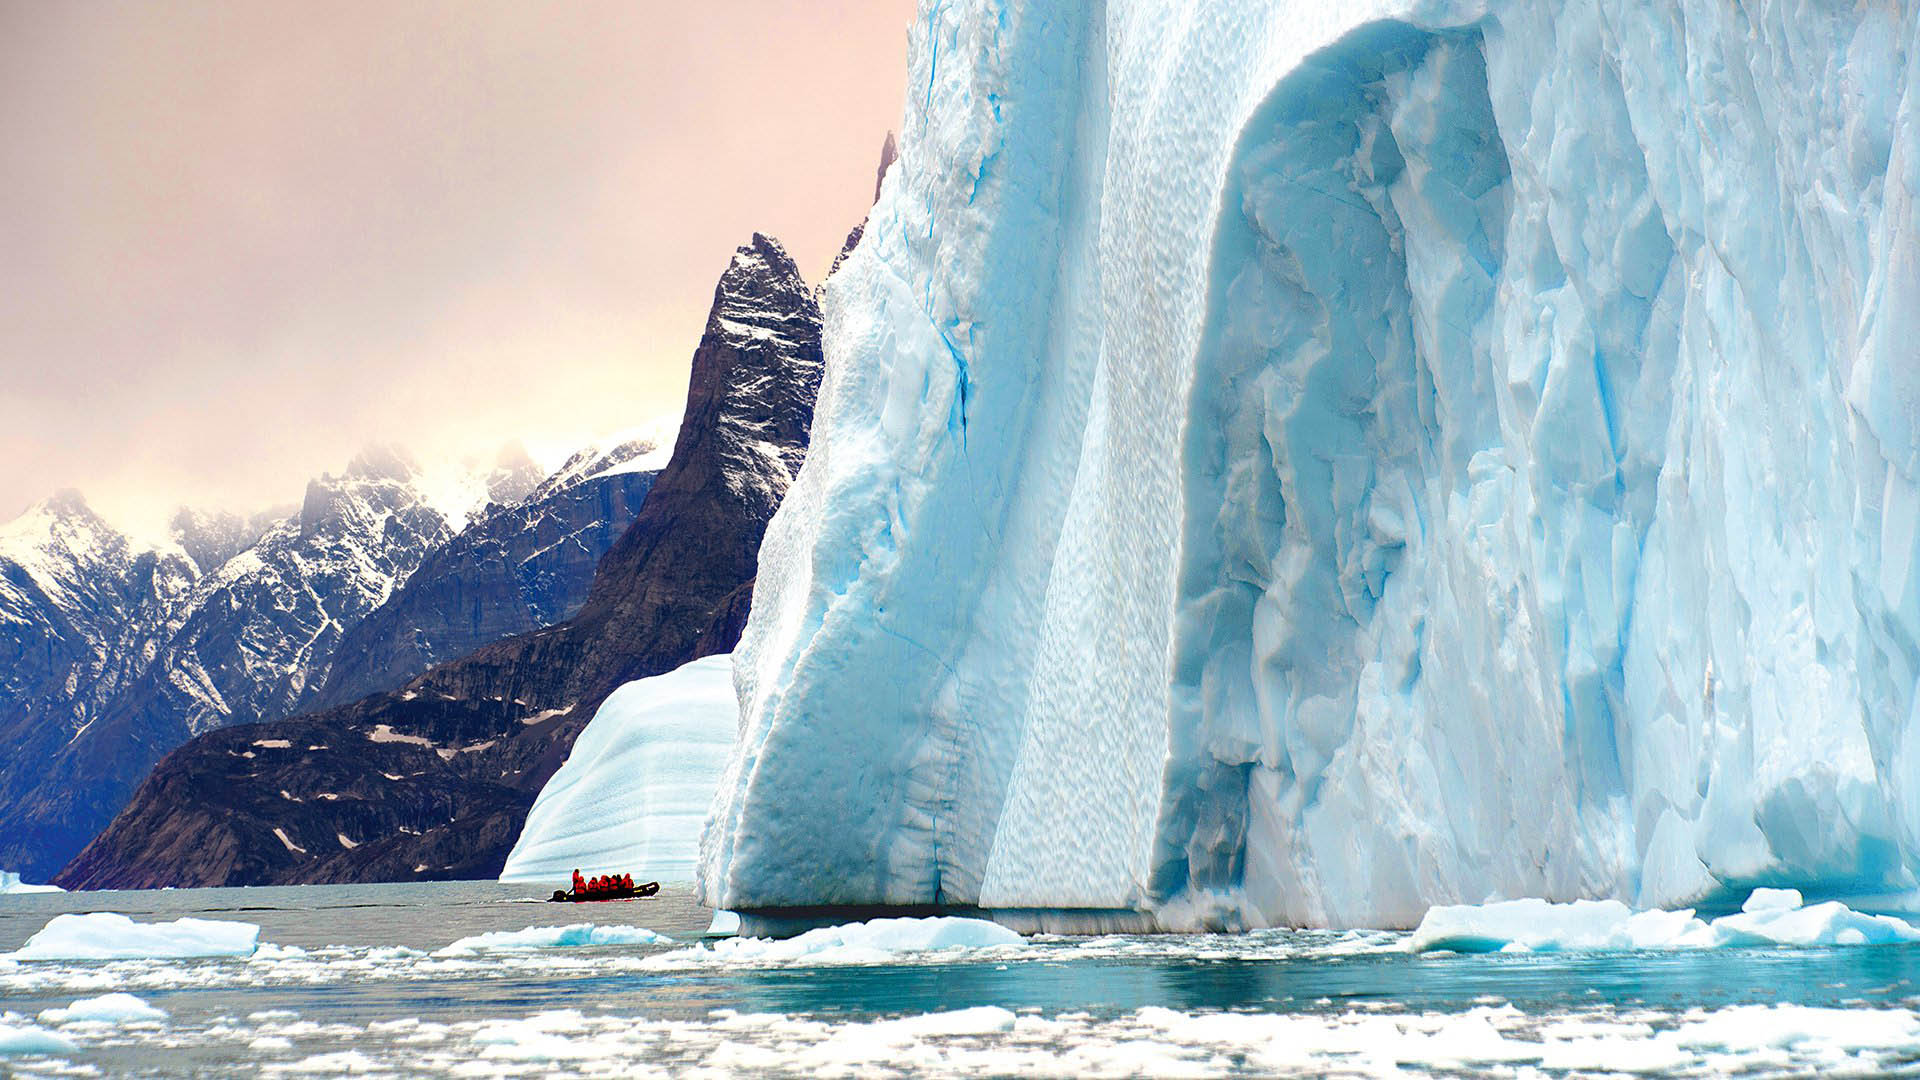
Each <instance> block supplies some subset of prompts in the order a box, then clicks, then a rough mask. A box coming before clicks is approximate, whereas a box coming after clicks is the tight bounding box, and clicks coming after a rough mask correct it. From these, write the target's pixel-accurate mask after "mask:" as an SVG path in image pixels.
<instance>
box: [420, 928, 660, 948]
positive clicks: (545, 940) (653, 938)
mask: <svg viewBox="0 0 1920 1080" xmlns="http://www.w3.org/2000/svg"><path fill="white" fill-rule="evenodd" d="M671 944H673V939H672V938H670V937H668V936H666V935H665V934H662V933H658V932H656V931H653V930H648V929H647V928H645V927H643V926H595V925H594V924H593V923H574V924H572V925H570V926H530V927H528V928H526V929H525V930H495V931H492V932H490V933H485V934H475V935H474V936H472V937H463V938H461V939H460V940H459V941H456V942H454V943H453V944H451V945H449V946H447V947H446V948H444V949H441V950H440V951H439V952H437V953H435V954H434V955H435V956H459V955H464V954H467V953H476V952H487V951H490V950H495V949H577V948H581V947H583V946H588V945H671Z"/></svg>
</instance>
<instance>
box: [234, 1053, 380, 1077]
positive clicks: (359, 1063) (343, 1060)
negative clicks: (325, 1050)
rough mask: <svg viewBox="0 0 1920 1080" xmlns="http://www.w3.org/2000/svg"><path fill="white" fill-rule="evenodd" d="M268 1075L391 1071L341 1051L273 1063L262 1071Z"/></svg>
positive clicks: (373, 1060) (368, 1060) (360, 1055)
mask: <svg viewBox="0 0 1920 1080" xmlns="http://www.w3.org/2000/svg"><path fill="white" fill-rule="evenodd" d="M262 1071H263V1072H269V1073H346V1074H349V1075H358V1074H360V1073H374V1072H379V1073H390V1072H392V1071H393V1070H391V1069H390V1068H387V1067H386V1066H384V1065H382V1064H381V1063H380V1062H379V1061H378V1060H377V1059H375V1058H371V1057H368V1056H367V1055H365V1054H363V1053H361V1052H359V1051H358V1050H343V1051H341V1052H339V1053H336V1054H315V1055H313V1056H312V1057H306V1058H301V1059H300V1060H299V1061H290V1062H274V1063H273V1064H270V1065H267V1066H265V1067H264V1068H263V1069H262Z"/></svg>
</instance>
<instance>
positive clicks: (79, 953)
mask: <svg viewBox="0 0 1920 1080" xmlns="http://www.w3.org/2000/svg"><path fill="white" fill-rule="evenodd" d="M259 944H260V928H259V927H258V926H255V925H254V924H252V923H243V922H217V921H215V920H212V919H176V920H174V921H173V922H166V923H137V922H134V921H133V920H132V919H129V918H127V917H126V916H125V915H120V914H116V913H114V912H110V911H95V912H89V913H87V914H85V915H56V916H54V917H53V920H52V921H51V922H49V923H47V925H46V926H45V927H43V928H42V929H41V930H40V932H39V933H37V934H35V935H33V936H32V937H30V938H28V939H27V943H26V944H25V945H22V946H20V948H19V949H18V950H16V951H14V952H11V953H5V954H0V955H5V956H6V957H8V958H9V959H12V960H146V959H159V960H180V959H188V958H192V957H201V956H252V955H253V951H254V950H255V949H256V948H258V947H259Z"/></svg>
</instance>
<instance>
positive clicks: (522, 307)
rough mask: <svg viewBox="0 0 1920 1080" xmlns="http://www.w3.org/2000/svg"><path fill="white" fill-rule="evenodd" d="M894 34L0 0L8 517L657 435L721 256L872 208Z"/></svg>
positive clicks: (203, 499)
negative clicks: (392, 450)
mask: <svg viewBox="0 0 1920 1080" xmlns="http://www.w3.org/2000/svg"><path fill="white" fill-rule="evenodd" d="M912 11H913V3H912V0H845V2H836V0H808V2H806V3H793V2H791V0H698V2H694V3H688V2H686V0H673V2H653V0H626V2H612V0H594V2H575V0H569V2H562V3H540V2H536V0H499V2H492V3H483V2H476V0H445V2H438V0H434V2H430V0H327V2H326V3H313V2H309V0H300V2H292V0H226V2H221V3H198V2H174V0H155V2H142V0H125V2H115V3H109V2H101V0H59V2H44V0H0V364H3V365H4V370H3V371H0V376H3V378H4V383H3V384H0V461H4V462H5V465H6V467H5V468H4V469H0V519H4V518H8V517H11V516H13V515H14V514H15V513H17V512H18V511H19V510H21V509H22V508H24V507H25V506H26V505H27V504H28V503H30V502H32V501H34V500H35V499H38V498H41V497H43V496H44V495H46V494H48V493H50V492H51V491H53V490H54V489H56V488H61V487H77V488H79V489H81V490H82V491H83V492H84V493H85V494H86V495H87V497H88V499H89V501H90V502H91V503H92V504H93V505H94V506H95V508H96V509H99V510H100V511H101V512H102V513H105V514H106V515H107V516H109V517H110V518H114V519H117V520H121V521H124V522H126V523H128V524H133V525H137V526H144V527H151V526H152V524H153V523H155V522H157V521H158V520H160V519H161V518H162V517H163V516H164V514H165V511H166V510H167V509H168V508H170V507H172V506H173V505H175V504H179V503H183V502H191V503H194V504H197V505H207V506H216V507H217V506H225V507H231V508H234V509H248V508H258V507H262V506H265V505H268V504H273V503H286V502H293V501H297V500H298V498H299V495H300V492H301V490H302V488H303V485H304V481H305V478H306V477H307V476H309V475H313V474H316V473H319V472H322V471H334V472H337V471H339V470H340V469H341V468H342V467H343V466H344V465H345V463H346V461H347V459H348V458H349V457H350V456H351V455H352V453H353V451H354V450H355V449H356V448H358V447H359V446H360V445H362V444H364V443H366V442H369V441H372V440H375V439H390V440H393V441H397V442H400V443H402V444H403V445H407V446H409V447H411V448H413V449H414V450H415V451H416V453H418V454H420V455H421V456H422V457H435V456H440V457H445V456H449V455H455V454H466V453H473V452H480V451H489V452H490V451H491V449H492V448H493V447H496V446H498V445H499V444H500V443H501V442H502V441H504V440H505V439H507V438H509V437H519V438H522V439H524V440H526V442H527V444H528V445H529V446H530V447H532V448H533V449H534V451H535V453H536V456H539V455H541V454H543V453H546V454H550V453H553V452H555V451H558V450H560V449H561V448H563V447H565V446H568V445H569V444H573V443H576V442H580V441H584V440H586V439H589V438H591V437H593V436H595V435H598V434H602V433H604V432H607V431H611V430H614V429H617V428H620V427H624V426H628V425H632V424H636V423H640V422H642V421H645V420H648V419H650V418H654V417H657V416H660V415H661V414H667V413H671V414H674V415H676V416H677V414H678V410H679V408H680V405H681V403H682V400H683V398H684V395H685V392H686V379H687V362H688V359H689V356H690V355H691V353H692V351H693V347H694V345H695V344H696V343H697V341H698V338H699V334H700V329H701V326H702V324H703V321H704V319H705V315H706V308H707V304H708V301H709V300H710V299H711V297H712V292H713V285H714V281H715V279H716V278H717V277H718V275H719V273H720V271H721V270H722V269H724V268H725V266H726V263H727V259H728V257H729V256H730V255H731V254H732V251H733V248H734V247H735V246H736V245H738V244H740V243H742V242H744V241H745V240H746V239H747V237H748V236H749V234H750V233H752V232H753V231H754V230H759V231H762V232H765V233H768V234H769V235H772V236H776V237H779V238H780V239H781V240H782V241H783V242H785V243H786V245H787V247H788V250H789V251H791V252H792V253H793V254H794V256H795V258H797V259H798V260H799V262H800V265H801V267H802V269H803V270H804V271H806V272H807V273H808V275H809V276H811V277H813V278H815V279H817V278H818V277H819V276H820V275H821V274H822V273H824V272H825V269H826V267H827V264H828V263H829V262H830V261H831V259H832V257H833V254H834V252H835V251H837V250H838V248H839V245H840V243H841V241H842V240H843V239H844V238H845V236H846V233H847V230H848V229H849V228H851V227H852V226H853V225H854V224H855V223H856V222H858V221H859V220H860V218H861V216H862V215H863V214H864V213H865V210H866V205H867V203H868V201H869V200H870V199H871V197H872V192H873V170H874V166H875V164H876V163H877V158H878V154H879V149H880V143H881V140H882V138H883V136H884V135H885V133H886V131H887V129H888V128H891V127H895V126H897V125H898V123H899V117H900V106H901V102H902V99H903V87H904V80H905V77H906V76H905V53H906V47H905V40H906V28H907V24H908V23H909V21H910V20H911V18H912Z"/></svg>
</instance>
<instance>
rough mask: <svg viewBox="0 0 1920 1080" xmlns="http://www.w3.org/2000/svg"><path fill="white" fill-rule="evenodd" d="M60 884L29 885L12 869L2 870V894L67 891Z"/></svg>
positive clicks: (0, 889) (0, 878) (0, 888)
mask: <svg viewBox="0 0 1920 1080" xmlns="http://www.w3.org/2000/svg"><path fill="white" fill-rule="evenodd" d="M65 891H66V890H65V889H62V888H61V887H60V886H58V885H29V884H27V883H26V882H24V881H21V880H20V875H19V874H16V873H14V872H13V871H11V870H0V896H5V895H7V894H9V893H55V892H65Z"/></svg>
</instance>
